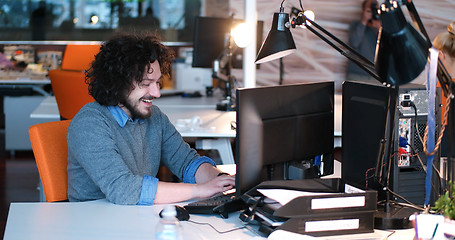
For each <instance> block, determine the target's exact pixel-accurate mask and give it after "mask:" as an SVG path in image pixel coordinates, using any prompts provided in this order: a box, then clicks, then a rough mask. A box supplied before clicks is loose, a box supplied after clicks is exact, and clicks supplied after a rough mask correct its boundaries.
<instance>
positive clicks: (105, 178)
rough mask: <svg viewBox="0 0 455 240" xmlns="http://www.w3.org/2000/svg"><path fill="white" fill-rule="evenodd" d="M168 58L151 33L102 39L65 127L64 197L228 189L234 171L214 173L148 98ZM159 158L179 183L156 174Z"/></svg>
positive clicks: (191, 194)
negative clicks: (85, 95) (84, 100)
mask: <svg viewBox="0 0 455 240" xmlns="http://www.w3.org/2000/svg"><path fill="white" fill-rule="evenodd" d="M172 58H173V53H172V52H171V51H170V49H168V48H167V47H165V46H164V45H162V44H161V43H160V42H159V40H158V39H157V38H156V37H154V36H137V35H118V36H115V37H113V38H112V39H110V40H109V41H107V42H105V43H104V44H103V45H102V46H101V49H100V52H99V53H98V54H97V55H96V56H95V60H94V61H93V62H92V65H91V67H90V69H89V70H88V71H87V72H86V81H87V83H88V84H89V92H90V94H91V95H92V96H93V98H94V99H95V102H92V103H89V104H87V105H85V106H84V107H83V108H81V110H80V111H79V112H78V113H77V114H76V116H75V117H74V118H73V119H72V121H71V124H70V127H69V129H68V135H67V141H68V199H69V200H70V201H88V200H95V199H102V198H106V199H107V200H108V201H110V202H113V203H116V204H140V205H151V204H154V203H172V202H180V201H185V200H189V199H192V198H206V197H210V196H213V195H214V194H216V193H219V192H222V191H226V190H229V189H232V188H233V186H234V182H235V180H234V177H233V176H229V175H220V171H219V170H218V169H217V168H216V167H215V163H214V162H213V161H212V160H211V159H210V158H207V157H201V156H199V155H198V154H197V153H196V151H195V150H194V149H191V148H190V147H189V145H188V144H187V143H185V142H184V141H183V139H182V137H181V136H180V134H179V133H178V132H177V130H176V129H175V127H174V126H173V125H172V124H171V123H170V121H169V119H168V117H167V116H166V115H165V114H164V113H163V112H161V111H160V109H159V108H158V107H157V106H155V105H153V100H154V99H155V98H158V97H160V84H161V78H162V76H163V75H167V74H169V72H170V65H171V61H172ZM160 164H163V165H165V166H167V167H168V168H169V169H170V170H171V171H172V172H173V173H174V174H175V175H176V176H177V177H179V178H180V179H181V180H182V182H181V183H170V182H162V181H159V180H158V179H157V178H156V174H157V173H158V169H159V167H160Z"/></svg>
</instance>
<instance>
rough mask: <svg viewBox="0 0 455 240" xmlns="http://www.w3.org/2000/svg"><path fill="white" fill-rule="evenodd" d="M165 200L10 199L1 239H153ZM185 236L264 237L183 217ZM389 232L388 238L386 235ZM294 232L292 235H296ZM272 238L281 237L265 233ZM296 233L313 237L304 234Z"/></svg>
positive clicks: (226, 222) (408, 237) (231, 224)
mask: <svg viewBox="0 0 455 240" xmlns="http://www.w3.org/2000/svg"><path fill="white" fill-rule="evenodd" d="M164 206H165V205H154V206H124V205H115V204H112V203H109V202H107V201H106V200H97V201H92V202H82V203H12V204H11V206H10V210H9V213H8V220H7V223H6V229H5V234H4V238H3V239H4V240H23V239H28V240H41V239H45V240H52V239H56V240H62V239H65V240H72V239H75V240H76V239H77V240H79V239H84V240H90V239H96V240H102V239H109V240H116V239H121V240H124V239H128V240H133V239H153V236H154V232H155V226H156V224H157V222H158V220H159V217H158V213H159V211H161V209H162V208H163V207H164ZM190 220H192V221H195V222H199V223H210V224H211V225H212V226H213V227H215V228H216V229H217V230H218V231H228V230H231V229H234V228H239V227H243V226H244V225H243V223H242V222H241V221H240V219H239V218H238V213H232V214H231V215H230V217H229V218H228V219H222V218H220V217H219V216H215V215H196V214H191V216H190ZM181 224H182V227H183V232H184V235H185V237H187V238H186V239H191V240H193V239H196V240H212V239H220V240H223V239H229V240H234V239H235V240H242V239H246V240H253V239H254V240H264V239H265V238H263V237H259V236H257V235H256V233H254V232H253V231H251V230H249V229H247V228H244V229H240V230H236V231H232V232H229V233H225V234H218V233H217V232H216V231H215V230H213V229H212V228H210V227H209V226H207V225H198V224H195V223H192V222H186V221H183V222H181ZM387 236H388V238H387ZM294 237H295V236H294ZM413 237H414V232H413V229H407V230H397V231H395V230H394V231H380V230H375V232H373V233H368V234H351V235H338V236H337V235H335V236H328V237H319V238H315V239H327V240H331V239H344V240H346V239H371V240H373V239H389V240H398V239H399V240H412V239H413ZM269 239H270V240H272V239H273V240H282V239H284V238H282V237H281V238H280V237H279V236H277V237H276V238H272V236H271V237H270V238H269ZM294 239H312V238H309V237H308V238H306V237H305V236H303V235H299V237H297V238H294Z"/></svg>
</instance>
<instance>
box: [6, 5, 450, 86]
mask: <svg viewBox="0 0 455 240" xmlns="http://www.w3.org/2000/svg"><path fill="white" fill-rule="evenodd" d="M280 3H281V1H266V0H257V1H256V5H257V18H258V20H263V21H264V27H263V35H264V36H263V38H265V36H266V34H267V32H268V29H270V24H271V18H272V16H273V12H277V11H279V6H280ZM381 3H382V1H379V4H381ZM414 3H415V5H416V7H417V9H418V11H419V14H420V15H421V18H422V20H423V23H424V24H425V26H426V28H427V31H428V32H429V35H430V37H431V38H434V37H435V36H436V34H437V33H439V32H441V31H443V30H444V29H445V25H444V24H445V23H447V22H450V21H453V9H454V7H455V2H454V1H445V0H436V1H431V2H429V1H425V0H415V1H414ZM302 4H303V6H304V7H305V8H306V9H311V10H313V11H314V12H315V13H316V21H317V22H318V23H319V24H320V25H322V26H323V27H324V28H326V29H327V30H329V31H330V32H331V33H333V34H335V35H336V36H337V37H339V38H340V39H342V40H344V41H345V42H348V32H349V25H350V23H351V22H353V21H355V20H358V19H359V17H360V16H361V13H362V0H346V1H343V2H339V1H336V0H328V1H322V2H321V1H315V0H306V1H303V2H302ZM43 6H44V9H43ZM284 6H285V9H286V11H289V12H290V11H291V9H292V7H299V1H297V0H294V1H290V0H289V1H285V2H284ZM150 10H152V11H150ZM150 12H152V15H153V17H150V15H149V14H148V13H150ZM43 14H45V15H46V16H45V17H44V18H45V19H44V20H43V17H42V16H41V15H43ZM231 14H234V17H235V18H239V19H242V18H244V0H230V1H219V0H173V1H165V0H129V1H125V0H123V1H122V0H112V1H105V0H45V1H43V0H16V1H10V0H0V41H27V40H38V39H40V40H71V41H102V40H105V39H107V38H108V37H109V36H111V35H112V34H114V33H116V32H118V31H158V32H160V33H161V35H162V36H163V39H164V41H168V42H174V43H175V42H180V43H182V42H185V43H191V42H192V41H193V27H194V18H195V17H196V16H215V17H229V16H230V15H231ZM291 15H292V14H291ZM40 21H41V22H42V21H44V22H45V26H42V24H38V23H41V22H40ZM157 23H159V25H158V24H157ZM36 26H40V27H41V29H43V28H44V31H43V30H41V31H39V32H34V31H33V30H34V29H36ZM292 32H293V35H294V39H295V41H296V44H297V49H298V51H297V53H296V54H293V55H291V56H288V57H285V58H284V59H283V62H284V80H283V84H289V83H294V82H302V81H309V82H315V81H326V80H333V81H335V82H336V83H337V84H338V85H339V84H341V82H343V81H344V80H345V78H346V75H345V73H346V68H347V64H348V60H347V59H346V58H345V57H343V56H341V55H340V54H339V53H338V52H336V51H334V50H333V49H332V48H331V47H329V46H328V45H326V44H325V43H323V42H322V40H320V39H319V38H317V37H316V36H315V35H314V34H312V33H310V32H309V31H305V30H303V29H293V30H292ZM258 47H259V46H258ZM233 74H234V75H236V77H237V79H239V80H240V81H241V80H242V74H241V72H240V73H239V71H234V73H233ZM278 74H279V63H278V61H275V62H271V63H265V64H262V65H261V68H260V69H259V70H258V72H257V84H258V85H274V84H278V79H279V76H278Z"/></svg>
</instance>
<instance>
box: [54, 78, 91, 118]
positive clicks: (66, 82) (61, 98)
mask: <svg viewBox="0 0 455 240" xmlns="http://www.w3.org/2000/svg"><path fill="white" fill-rule="evenodd" d="M49 78H50V80H51V85H52V91H53V92H54V95H55V100H56V101H57V106H58V111H59V113H60V116H61V118H62V119H72V118H73V117H74V115H76V113H77V112H78V111H79V109H81V108H82V107H83V106H84V105H85V104H87V103H89V102H93V101H94V99H93V97H92V96H91V95H90V94H89V93H88V85H87V84H86V83H85V75H84V73H83V72H79V71H65V70H56V69H54V70H50V71H49Z"/></svg>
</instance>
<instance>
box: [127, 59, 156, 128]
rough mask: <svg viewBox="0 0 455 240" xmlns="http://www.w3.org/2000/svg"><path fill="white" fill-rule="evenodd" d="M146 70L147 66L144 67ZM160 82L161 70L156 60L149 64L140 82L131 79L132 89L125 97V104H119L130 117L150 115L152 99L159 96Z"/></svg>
mask: <svg viewBox="0 0 455 240" xmlns="http://www.w3.org/2000/svg"><path fill="white" fill-rule="evenodd" d="M146 70H147V68H146ZM160 83H161V70H160V64H159V63H158V61H154V62H153V63H151V64H150V69H149V71H146V73H145V75H144V78H143V80H142V82H140V83H137V82H136V81H133V83H132V84H133V90H131V92H130V93H129V94H128V95H127V97H126V104H125V106H121V108H122V109H123V111H125V112H126V113H127V114H128V116H129V117H130V118H132V119H136V118H141V119H145V118H148V117H150V116H151V115H152V100H153V99H155V98H159V97H160V96H161V93H160Z"/></svg>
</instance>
